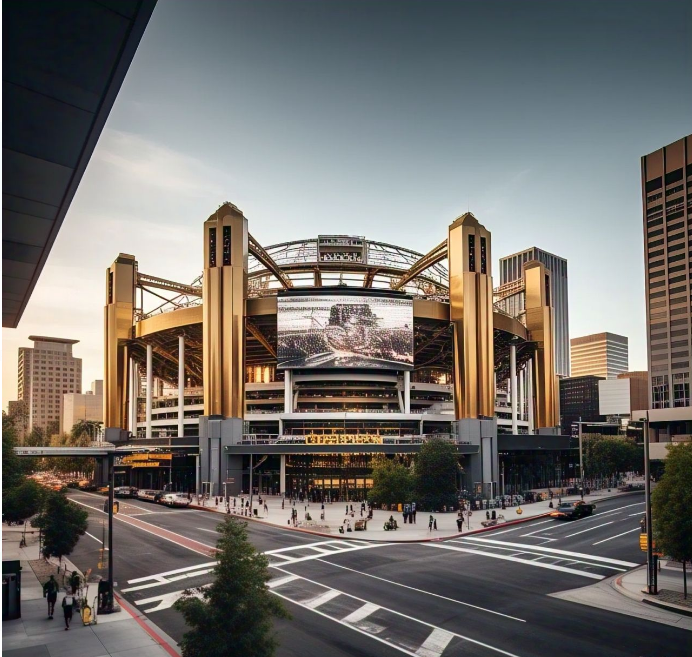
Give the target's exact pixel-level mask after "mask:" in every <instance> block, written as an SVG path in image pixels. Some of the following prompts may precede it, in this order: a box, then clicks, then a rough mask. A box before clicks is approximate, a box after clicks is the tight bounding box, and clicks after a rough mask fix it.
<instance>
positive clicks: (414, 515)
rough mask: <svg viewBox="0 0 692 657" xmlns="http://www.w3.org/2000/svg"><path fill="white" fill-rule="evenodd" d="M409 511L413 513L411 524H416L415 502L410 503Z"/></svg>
mask: <svg viewBox="0 0 692 657" xmlns="http://www.w3.org/2000/svg"><path fill="white" fill-rule="evenodd" d="M411 513H412V514H413V524H414V525H415V524H416V503H415V502H413V503H411Z"/></svg>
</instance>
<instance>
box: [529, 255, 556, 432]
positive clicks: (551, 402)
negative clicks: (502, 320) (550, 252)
mask: <svg viewBox="0 0 692 657" xmlns="http://www.w3.org/2000/svg"><path fill="white" fill-rule="evenodd" d="M550 277H551V273H550V271H549V270H548V269H546V268H545V266H544V265H543V264H541V263H540V262H538V261H537V260H532V261H529V262H527V263H525V264H524V285H525V290H526V305H525V307H526V328H527V330H528V331H529V335H530V337H531V340H533V341H535V342H536V347H537V348H536V353H535V355H534V359H533V376H534V381H535V385H534V386H533V390H534V395H535V409H536V411H535V412H536V427H537V428H547V427H556V426H557V425H558V424H559V423H560V421H559V419H560V415H559V410H558V404H559V395H558V380H557V376H556V375H555V355H554V350H553V340H554V335H553V333H554V330H555V327H554V322H555V319H554V316H553V314H554V313H553V307H552V299H551V298H550V290H551V287H550V282H551V281H550Z"/></svg>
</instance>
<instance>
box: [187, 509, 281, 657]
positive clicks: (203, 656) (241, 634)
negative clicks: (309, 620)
mask: <svg viewBox="0 0 692 657" xmlns="http://www.w3.org/2000/svg"><path fill="white" fill-rule="evenodd" d="M246 526H247V525H246V523H244V522H242V521H241V520H238V519H236V518H233V517H227V518H226V519H225V521H224V522H222V523H221V524H219V525H218V526H217V531H218V532H219V533H220V534H221V537H220V538H219V540H218V542H217V544H216V546H217V550H218V552H217V558H218V563H217V565H216V567H215V568H214V574H215V579H214V582H213V583H212V584H211V585H210V586H208V587H205V588H202V589H194V590H188V591H186V592H185V593H184V595H183V597H181V598H180V599H179V600H178V601H177V602H176V603H175V608H176V609H177V610H178V611H179V612H180V613H182V615H183V618H184V619H185V622H186V623H187V625H188V626H189V627H190V628H191V629H190V631H189V632H186V633H185V635H184V636H183V640H182V641H181V643H180V646H181V648H182V652H183V657H233V656H234V655H238V656H240V655H242V656H243V657H270V656H271V655H273V654H274V652H275V650H276V648H277V645H278V642H277V641H276V638H275V637H274V634H273V632H272V623H271V621H272V617H277V618H290V616H289V614H288V612H287V611H286V610H285V609H284V607H283V605H282V604H281V600H280V599H279V598H277V597H276V596H274V595H273V594H272V593H270V591H269V589H268V588H267V582H268V581H269V579H270V575H269V570H268V566H269V561H268V560H267V557H266V556H264V555H263V554H260V553H259V552H257V550H256V549H255V548H254V547H253V546H252V544H251V543H250V542H249V541H248V536H247V529H246Z"/></svg>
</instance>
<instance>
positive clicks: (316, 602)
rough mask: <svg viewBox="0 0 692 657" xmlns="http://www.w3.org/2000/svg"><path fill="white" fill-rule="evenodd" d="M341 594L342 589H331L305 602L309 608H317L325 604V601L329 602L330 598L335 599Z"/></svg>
mask: <svg viewBox="0 0 692 657" xmlns="http://www.w3.org/2000/svg"><path fill="white" fill-rule="evenodd" d="M339 595H341V591H337V590H336V589H330V590H329V591H327V592H326V593H323V594H322V595H318V596H317V597H316V598H313V599H312V600H308V601H307V602H304V603H303V604H304V605H305V606H306V607H308V608H309V609H317V607H319V606H320V605H323V604H324V603H325V602H329V601H330V600H333V599H334V598H336V597H337V596H339Z"/></svg>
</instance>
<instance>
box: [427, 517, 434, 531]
mask: <svg viewBox="0 0 692 657" xmlns="http://www.w3.org/2000/svg"><path fill="white" fill-rule="evenodd" d="M433 522H434V519H433V517H432V516H430V520H429V521H428V531H429V532H431V531H432V528H433Z"/></svg>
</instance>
